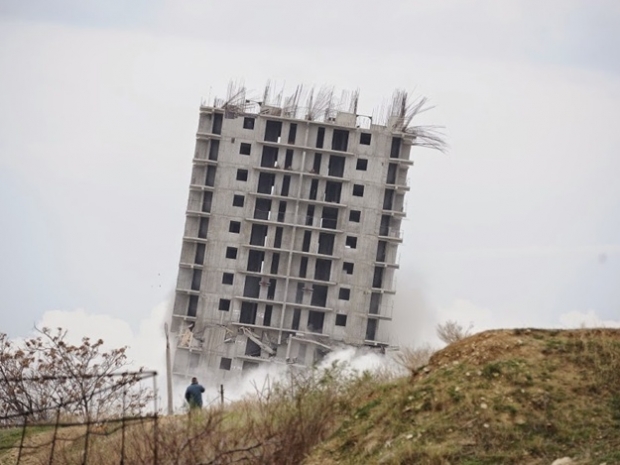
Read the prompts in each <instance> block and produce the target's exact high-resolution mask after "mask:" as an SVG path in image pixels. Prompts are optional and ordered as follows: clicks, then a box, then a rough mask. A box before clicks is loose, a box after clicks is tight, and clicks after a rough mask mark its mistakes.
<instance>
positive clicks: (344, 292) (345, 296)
mask: <svg viewBox="0 0 620 465" xmlns="http://www.w3.org/2000/svg"><path fill="white" fill-rule="evenodd" d="M350 297H351V289H347V288H346V287H341V288H340V289H338V299H340V300H349V298H350Z"/></svg>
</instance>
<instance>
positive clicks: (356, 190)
mask: <svg viewBox="0 0 620 465" xmlns="http://www.w3.org/2000/svg"><path fill="white" fill-rule="evenodd" d="M353 195H354V196H356V197H364V186H363V185H362V184H353Z"/></svg>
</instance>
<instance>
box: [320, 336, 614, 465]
mask: <svg viewBox="0 0 620 465" xmlns="http://www.w3.org/2000/svg"><path fill="white" fill-rule="evenodd" d="M354 402H357V404H356V405H357V408H354V409H353V413H352V415H351V418H350V419H349V421H345V422H344V423H343V426H342V427H341V428H340V429H339V430H338V431H337V432H336V434H334V436H333V437H332V438H331V439H330V440H329V441H327V442H326V443H324V444H322V445H321V446H320V447H319V448H318V449H317V450H316V453H315V454H314V455H313V457H312V458H311V459H309V461H308V463H311V464H318V463H321V464H330V463H331V464H335V463H339V464H357V463H383V464H398V463H422V464H424V463H430V464H460V463H462V464H499V463H501V464H532V465H533V464H540V465H543V464H547V465H550V464H551V463H552V462H553V461H554V460H556V459H558V458H561V457H572V458H573V459H574V460H576V462H575V463H579V464H586V463H587V464H596V465H598V464H601V463H606V464H607V465H611V464H612V463H620V330H617V329H582V330H570V331H563V330H542V329H514V330H493V331H485V332H482V333H479V334H476V335H473V336H471V337H468V338H466V339H464V340H462V341H459V342H457V343H455V344H452V345H450V346H448V347H446V348H445V349H443V350H441V351H439V352H437V353H436V354H434V355H433V357H431V360H430V362H429V364H428V365H427V366H425V367H422V368H420V369H418V370H417V371H416V372H415V373H413V374H412V376H411V377H410V378H408V379H403V380H397V381H394V382H393V383H391V384H389V385H383V386H380V387H379V388H378V389H376V390H375V392H374V395H370V396H368V395H366V396H365V397H364V398H360V399H357V400H356V401H354Z"/></svg>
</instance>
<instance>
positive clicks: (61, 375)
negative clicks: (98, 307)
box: [0, 328, 150, 422]
mask: <svg viewBox="0 0 620 465" xmlns="http://www.w3.org/2000/svg"><path fill="white" fill-rule="evenodd" d="M37 331H38V333H39V334H38V336H36V337H31V338H29V339H26V340H24V341H23V342H21V343H15V342H13V341H11V340H9V338H8V336H7V335H6V334H3V333H0V397H1V398H2V399H3V402H2V403H0V417H5V418H7V419H10V418H26V419H27V420H28V421H29V422H30V421H50V420H51V419H53V418H55V416H56V415H57V414H58V413H62V414H63V415H64V416H67V415H69V416H73V417H74V418H76V419H77V420H86V421H94V420H96V419H97V418H100V417H101V416H103V415H106V416H109V415H111V414H113V413H114V412H117V413H119V412H121V411H123V412H124V413H125V414H127V413H134V414H135V413H137V412H139V411H140V410H141V409H142V407H143V406H144V405H145V403H146V402H147V401H148V400H149V399H150V397H149V395H145V393H143V392H137V391H135V390H133V389H132V388H133V387H134V386H135V385H137V384H138V383H139V381H140V379H141V376H140V372H141V371H142V369H140V371H139V372H138V373H134V374H128V373H127V374H123V373H120V371H121V370H122V369H123V368H125V367H126V366H127V365H129V361H128V360H127V355H126V349H127V348H126V347H121V348H117V349H111V350H109V351H104V350H103V348H102V345H103V340H101V339H99V340H97V341H91V340H90V339H89V338H87V337H85V338H82V341H81V344H80V345H72V344H69V343H68V342H66V335H67V331H65V330H63V329H62V328H57V329H56V330H55V331H54V330H51V329H49V328H43V329H41V330H37Z"/></svg>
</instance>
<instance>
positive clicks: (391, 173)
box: [386, 163, 397, 184]
mask: <svg viewBox="0 0 620 465" xmlns="http://www.w3.org/2000/svg"><path fill="white" fill-rule="evenodd" d="M396 170H397V165H396V164H394V163H390V164H389V166H388V172H387V179H386V183H387V184H396Z"/></svg>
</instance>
